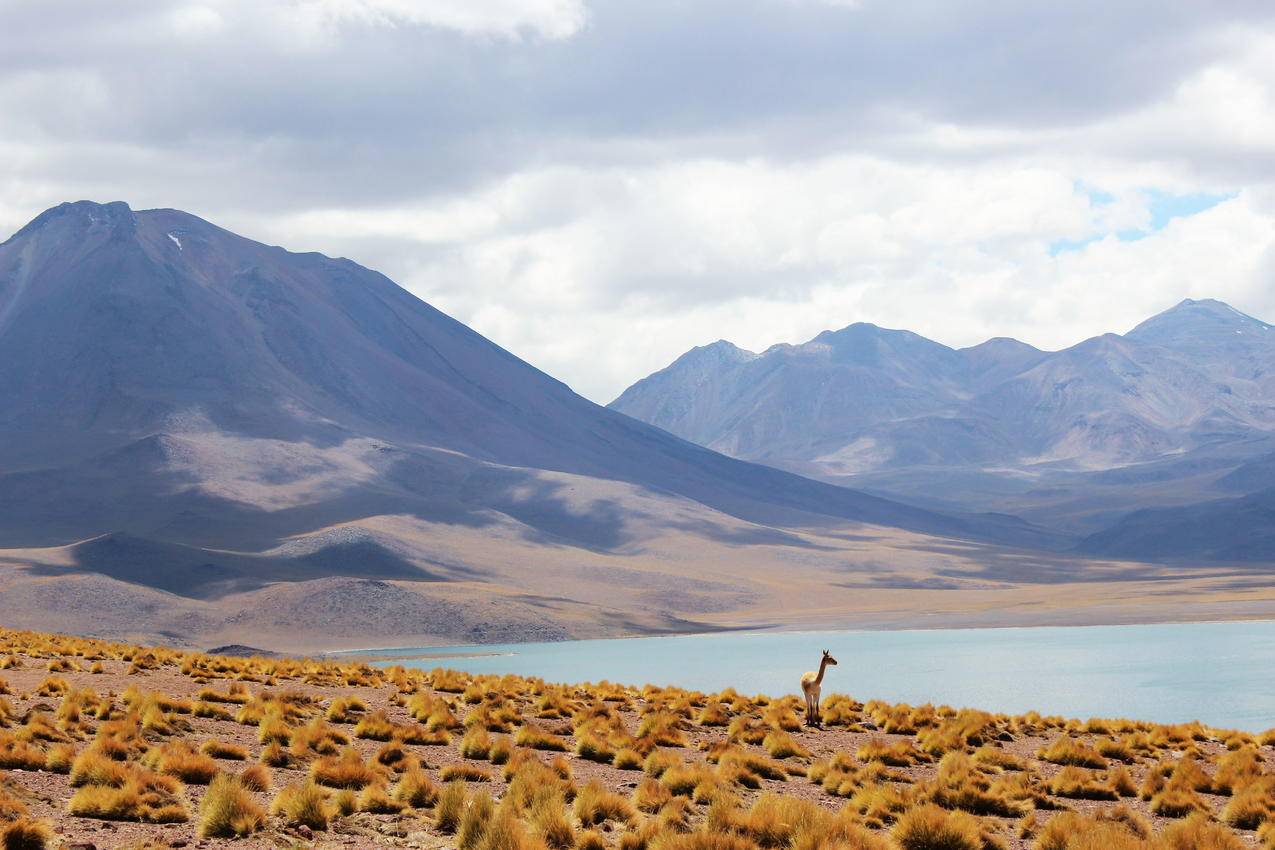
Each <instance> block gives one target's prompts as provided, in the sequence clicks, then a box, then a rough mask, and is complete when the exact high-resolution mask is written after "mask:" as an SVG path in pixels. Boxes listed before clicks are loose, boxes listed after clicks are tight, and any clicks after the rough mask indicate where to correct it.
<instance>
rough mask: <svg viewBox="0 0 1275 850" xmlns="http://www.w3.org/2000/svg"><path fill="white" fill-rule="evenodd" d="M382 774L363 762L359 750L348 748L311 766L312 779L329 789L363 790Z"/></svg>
mask: <svg viewBox="0 0 1275 850" xmlns="http://www.w3.org/2000/svg"><path fill="white" fill-rule="evenodd" d="M381 776H382V772H381V771H380V770H377V769H376V768H374V767H372V766H371V765H369V764H367V763H366V762H364V761H363V757H362V756H360V755H359V752H358V750H356V749H354V748H353V747H347V748H346V749H344V750H342V751H341V754H340V755H339V756H324V757H323V758H320V759H318V760H317V761H315V762H314V764H312V765H311V766H310V777H311V778H312V779H313V780H314V781H315V782H317V783H319V784H320V785H326V786H328V787H329V788H351V789H353V790H355V791H359V790H362V789H363V788H364V787H365V786H368V785H371V784H372V783H373V782H376V781H377V780H379V779H380V778H381Z"/></svg>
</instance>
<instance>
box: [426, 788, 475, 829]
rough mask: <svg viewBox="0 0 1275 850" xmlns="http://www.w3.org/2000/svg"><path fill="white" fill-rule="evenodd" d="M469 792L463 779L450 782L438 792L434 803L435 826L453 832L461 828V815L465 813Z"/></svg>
mask: <svg viewBox="0 0 1275 850" xmlns="http://www.w3.org/2000/svg"><path fill="white" fill-rule="evenodd" d="M467 798H468V792H467V791H466V790H465V783H464V782H462V781H461V780H456V781H455V782H449V783H447V785H445V786H443V790H442V791H440V792H439V794H438V801H437V802H436V803H435V804H434V826H435V827H437V828H438V831H439V832H443V833H447V834H451V833H454V832H455V831H456V830H457V829H459V828H460V819H461V816H462V815H464V813H465V801H466V799H467Z"/></svg>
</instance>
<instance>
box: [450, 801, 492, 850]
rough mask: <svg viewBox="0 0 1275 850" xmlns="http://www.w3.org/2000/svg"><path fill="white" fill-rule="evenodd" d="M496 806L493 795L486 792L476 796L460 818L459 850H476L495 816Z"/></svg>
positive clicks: (457, 843) (457, 840) (458, 831)
mask: <svg viewBox="0 0 1275 850" xmlns="http://www.w3.org/2000/svg"><path fill="white" fill-rule="evenodd" d="M495 811H496V805H495V803H493V802H492V799H491V795H490V794H487V793H486V792H483V793H479V794H474V795H473V797H471V798H470V800H469V805H468V806H467V807H466V808H465V813H464V814H462V815H461V816H460V827H459V828H458V829H457V830H456V847H457V848H459V850H476V848H477V847H478V845H479V843H480V842H481V841H482V839H483V834H484V833H485V832H486V831H487V824H488V822H489V821H490V820H491V816H492V815H493V814H495Z"/></svg>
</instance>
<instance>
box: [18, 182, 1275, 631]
mask: <svg viewBox="0 0 1275 850" xmlns="http://www.w3.org/2000/svg"><path fill="white" fill-rule="evenodd" d="M1271 337H1275V333H1268V331H1267V326H1266V325H1264V324H1263V323H1261V322H1257V321H1256V320H1253V319H1249V318H1248V317H1244V316H1240V315H1239V314H1236V313H1235V312H1234V311H1231V310H1229V308H1226V307H1225V306H1224V305H1220V304H1216V303H1212V302H1200V303H1189V304H1185V305H1183V306H1181V307H1179V308H1177V309H1176V310H1173V311H1170V312H1169V313H1167V314H1164V315H1163V316H1160V317H1157V318H1156V319H1154V320H1152V321H1150V322H1148V323H1146V324H1144V325H1142V326H1141V327H1139V328H1138V329H1137V330H1135V331H1134V332H1133V333H1131V334H1129V335H1127V336H1125V337H1103V338H1100V339H1098V340H1091V341H1089V342H1087V343H1083V344H1082V345H1080V346H1077V347H1076V348H1074V349H1070V350H1068V351H1066V352H1059V353H1056V354H1047V353H1045V352H1040V351H1036V350H1034V349H1032V348H1030V347H1028V346H1024V345H1021V344H1019V343H1014V342H1012V341H1008V340H1000V341H994V342H991V343H988V344H986V345H983V346H979V347H977V348H974V349H968V350H965V351H953V350H952V349H949V348H946V347H944V346H941V345H938V344H936V343H932V342H929V341H928V340H925V339H922V338H921V337H918V336H916V335H915V334H909V333H906V332H902V331H885V330H881V329H879V328H874V327H872V326H869V325H856V326H852V327H850V328H847V329H846V330H844V331H839V332H836V333H828V334H823V335H821V336H820V337H818V338H817V339H816V340H814V341H812V342H811V343H808V344H806V345H804V346H778V347H776V348H774V349H771V350H770V351H768V352H766V353H763V354H752V353H749V352H744V351H740V350H739V349H737V348H735V347H733V346H730V345H728V344H725V343H719V344H717V345H714V346H710V347H708V348H707V349H699V350H696V351H695V352H692V353H690V354H688V355H687V356H686V357H684V358H682V359H681V360H679V361H678V362H677V363H676V364H674V365H673V366H672V367H670V368H669V369H668V370H665V372H662V373H660V374H658V375H656V376H653V377H652V378H650V379H648V380H647V381H645V382H643V383H642V384H640V385H638V386H637V387H635V388H633V389H632V390H630V391H629V392H628V393H626V394H625V396H624V398H622V399H621V400H620V401H618V402H617V404H616V407H617V408H620V409H619V410H611V409H607V408H605V407H600V406H598V405H596V404H593V403H592V402H589V401H587V400H586V399H584V398H581V397H580V396H578V395H576V394H575V393H574V392H572V391H571V390H570V388H568V387H567V386H566V385H564V384H563V383H561V382H559V381H557V380H554V379H553V378H551V377H550V376H548V375H545V374H544V373H542V372H540V371H538V370H536V369H535V368H533V367H532V366H530V365H528V364H527V363H525V362H523V361H522V360H519V359H518V358H517V357H515V356H514V355H512V354H510V353H509V352H507V351H505V350H503V349H501V348H500V347H498V346H496V345H494V344H493V343H491V342H490V341H489V340H487V339H484V338H483V337H482V336H480V335H479V334H477V333H475V332H474V331H472V330H470V329H469V328H467V327H465V326H464V325H462V324H460V323H459V322H457V321H455V320H453V319H451V318H449V317H448V316H446V315H444V314H442V313H440V312H439V311H437V310H435V309H434V308H432V307H430V306H429V305H428V304H425V303H424V302H422V301H421V300H419V299H418V298H416V297H415V296H413V295H411V294H410V293H408V292H406V291H405V290H403V289H402V288H400V287H399V286H397V285H396V284H394V283H393V282H392V281H390V280H389V279H387V278H385V277H384V276H383V275H380V274H377V273H376V272H373V271H369V270H368V269H365V268H363V267H361V266H359V265H357V264H355V263H353V262H351V261H350V260H345V259H332V258H329V257H325V256H322V255H319V254H294V253H290V252H288V251H285V250H284V249H282V248H277V247H270V246H267V245H263V244H260V243H257V242H253V241H251V240H249V239H245V238H243V237H240V236H236V235H235V234H233V233H230V232H227V231H225V230H222V229H221V228H218V227H216V226H214V225H212V224H209V223H208V222H206V221H203V220H202V219H199V218H196V217H195V216H192V215H189V214H187V213H183V212H178V211H175V210H147V211H134V210H132V209H130V208H129V207H128V206H127V205H125V204H123V203H110V204H96V203H90V202H78V203H70V204H62V205H60V206H58V207H55V208H53V209H50V210H48V211H47V212H45V213H43V214H42V215H40V216H39V217H37V218H36V219H34V220H33V221H32V222H31V223H30V224H28V225H27V226H26V227H24V228H22V230H20V231H19V232H18V233H16V234H15V235H14V236H13V237H11V238H10V239H9V240H7V241H6V242H4V243H3V244H0V399H3V401H4V403H3V404H0V622H2V623H4V624H5V625H6V626H9V627H28V628H39V629H45V630H56V631H69V632H81V633H91V634H95V635H103V636H109V637H121V638H130V639H139V640H147V641H161V642H164V643H178V644H185V645H189V644H196V645H203V646H211V645H216V644H246V645H252V646H261V647H265V648H287V649H294V650H295V649H312V648H313V649H320V648H321V649H327V648H333V647H337V646H368V645H374V646H376V645H379V646H384V645H390V644H397V645H404V644H407V645H422V644H426V643H434V642H450V643H476V642H492V641H497V642H499V641H507V640H525V639H561V638H568V637H588V636H601V635H614V634H634V633H658V632H669V631H676V632H684V631H697V630H705V629H716V628H725V627H739V626H754V627H756V626H764V625H770V624H777V623H778V624H784V623H786V624H798V625H802V626H806V627H809V626H811V625H814V624H819V625H845V624H847V623H855V624H874V623H875V624H897V625H917V624H921V623H923V624H926V625H936V624H960V625H979V624H989V623H990V624H1001V625H1003V624H1037V623H1041V622H1077V621H1120V620H1122V619H1128V618H1137V617H1138V616H1139V615H1137V614H1131V613H1129V611H1128V610H1126V609H1125V608H1122V607H1119V605H1117V606H1116V607H1115V608H1113V607H1112V605H1113V603H1112V599H1111V594H1110V593H1109V592H1108V591H1107V590H1105V589H1104V588H1105V587H1106V586H1107V585H1106V583H1107V582H1111V581H1119V582H1125V583H1127V584H1128V586H1129V587H1137V588H1141V590H1139V591H1138V593H1137V594H1134V593H1132V592H1130V593H1126V594H1124V595H1123V596H1124V598H1134V597H1136V599H1140V600H1142V601H1140V602H1138V601H1135V602H1130V603H1128V604H1129V605H1134V607H1137V606H1139V605H1141V606H1144V607H1145V606H1151V607H1152V608H1154V610H1155V611H1156V612H1159V613H1156V614H1155V615H1154V616H1156V617H1162V616H1169V617H1174V616H1180V615H1179V614H1176V613H1173V612H1174V611H1177V610H1179V608H1173V604H1177V605H1179V607H1180V606H1181V605H1183V604H1186V602H1189V603H1190V605H1191V606H1192V611H1198V610H1203V609H1202V608H1200V607H1199V606H1201V605H1208V604H1214V605H1222V606H1224V607H1223V609H1221V610H1223V611H1224V612H1226V613H1233V612H1234V611H1236V610H1238V609H1236V608H1235V605H1234V603H1233V601H1232V600H1231V598H1230V595H1231V594H1233V593H1234V592H1237V590H1236V589H1237V588H1239V589H1240V590H1239V591H1238V592H1244V593H1257V594H1258V595H1259V596H1258V597H1249V598H1250V599H1254V600H1255V601H1254V602H1253V604H1254V605H1256V606H1258V608H1260V610H1261V611H1265V610H1266V608H1265V607H1263V606H1267V605H1268V604H1271V605H1275V596H1272V598H1271V599H1270V600H1267V599H1266V598H1265V596H1264V595H1263V594H1265V593H1266V591H1265V590H1263V589H1262V588H1265V587H1267V584H1268V582H1267V579H1266V576H1265V573H1264V572H1263V571H1262V570H1261V569H1254V568H1252V567H1251V562H1253V561H1256V560H1260V559H1263V558H1266V557H1267V554H1268V553H1269V551H1270V547H1271V545H1272V541H1271V538H1270V535H1269V528H1270V526H1269V523H1265V520H1264V519H1263V517H1264V516H1265V515H1266V513H1268V512H1269V511H1268V508H1267V506H1268V505H1270V504H1271V500H1270V497H1269V494H1266V495H1263V493H1262V492H1261V490H1262V488H1263V487H1264V486H1266V484H1265V482H1266V481H1267V480H1269V475H1268V473H1269V471H1270V470H1271V469H1272V467H1275V454H1272V453H1271V452H1272V450H1273V447H1272V446H1271V445H1270V443H1269V440H1268V436H1267V434H1268V432H1269V429H1270V425H1271V422H1272V420H1273V419H1275V414H1273V413H1272V409H1271V406H1270V404H1269V403H1267V402H1265V401H1263V399H1268V398H1269V397H1270V389H1271V383H1270V380H1271V379H1270V377H1269V375H1267V373H1266V369H1267V367H1268V365H1269V364H1271V362H1272V361H1271V357H1270V354H1271V348H1270V345H1271ZM629 414H633V415H629ZM634 417H637V418H634ZM639 419H647V420H649V421H650V422H652V423H654V424H648V423H647V422H643V421H639ZM656 425H658V426H660V427H655V426H656ZM700 443H702V444H704V445H700ZM723 452H725V453H723ZM1264 453H1265V454H1264ZM728 455H735V456H736V457H731V456H728ZM753 461H760V463H758V462H753ZM781 466H782V467H787V469H781V468H778V467H781ZM807 476H812V477H807ZM817 479H823V480H817ZM847 481H849V482H851V483H853V484H854V485H855V487H846V486H843V485H844V484H845V483H846V482H847ZM860 485H861V488H860ZM1206 492H1207V493H1208V494H1210V495H1211V496H1212V497H1215V498H1212V500H1211V501H1209V502H1208V505H1207V506H1206V508H1199V507H1197V506H1195V505H1193V504H1191V502H1192V499H1193V498H1195V497H1196V496H1197V495H1198V494H1201V493H1206ZM1103 499H1106V500H1107V502H1106V503H1103V501H1102V500H1103ZM1135 508H1136V509H1137V511H1134V509H1135ZM1104 512H1105V514H1106V515H1109V516H1110V518H1111V521H1109V522H1095V521H1094V519H1095V517H1097V516H1099V515H1103V514H1104ZM1183 512H1185V515H1183ZM1264 512H1265V513H1264ZM1126 514H1128V516H1125V515H1126ZM1264 523H1265V524H1264ZM1166 529H1167V530H1168V533H1166ZM1263 535H1265V536H1263ZM1184 553H1187V555H1188V556H1189V557H1195V558H1196V561H1197V562H1196V563H1193V564H1192V565H1191V567H1190V569H1188V570H1183V569H1182V568H1181V567H1180V566H1175V565H1174V564H1173V563H1172V562H1174V561H1175V559H1180V558H1181V557H1183V555H1184ZM1201 559H1205V560H1209V561H1228V560H1238V561H1244V562H1249V563H1250V566H1244V567H1241V568H1236V567H1230V566H1226V567H1217V568H1215V567H1207V566H1201V563H1200V560H1201ZM1138 594H1141V595H1138ZM1219 594H1220V595H1219ZM1214 597H1216V598H1214ZM1259 597H1260V598H1259ZM1174 599H1176V600H1179V601H1178V603H1172V600H1174ZM1210 599H1212V600H1213V602H1211V603H1210V602H1209V600H1210ZM1166 600H1169V601H1166ZM1210 610H1211V609H1210ZM1254 610H1257V609H1254ZM851 618H852V619H851Z"/></svg>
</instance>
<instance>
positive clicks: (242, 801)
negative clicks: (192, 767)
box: [199, 773, 266, 838]
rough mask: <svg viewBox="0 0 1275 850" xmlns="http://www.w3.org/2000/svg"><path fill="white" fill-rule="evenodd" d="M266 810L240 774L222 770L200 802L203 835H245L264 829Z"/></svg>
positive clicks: (201, 833) (200, 829)
mask: <svg viewBox="0 0 1275 850" xmlns="http://www.w3.org/2000/svg"><path fill="white" fill-rule="evenodd" d="M265 818H266V813H265V812H264V811H262V809H261V807H260V806H258V805H257V801H256V800H255V799H253V796H252V792H251V791H250V790H249V789H248V788H247V787H246V786H245V785H244V783H243V781H242V780H241V779H240V778H239V777H238V776H233V775H231V774H229V773H219V774H217V776H216V777H215V778H214V779H213V780H212V782H211V784H209V786H208V792H207V793H206V794H204V798H203V800H201V801H200V803H199V836H200V837H201V838H242V837H244V836H247V835H251V834H252V833H254V832H257V831H258V830H259V829H261V827H262V825H263V824H264V823H265Z"/></svg>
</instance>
